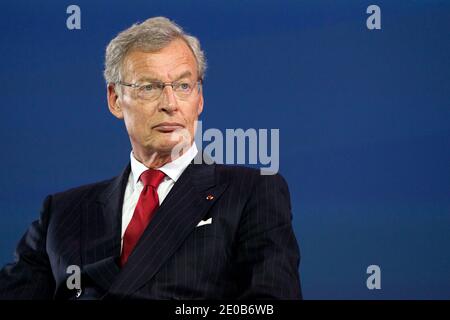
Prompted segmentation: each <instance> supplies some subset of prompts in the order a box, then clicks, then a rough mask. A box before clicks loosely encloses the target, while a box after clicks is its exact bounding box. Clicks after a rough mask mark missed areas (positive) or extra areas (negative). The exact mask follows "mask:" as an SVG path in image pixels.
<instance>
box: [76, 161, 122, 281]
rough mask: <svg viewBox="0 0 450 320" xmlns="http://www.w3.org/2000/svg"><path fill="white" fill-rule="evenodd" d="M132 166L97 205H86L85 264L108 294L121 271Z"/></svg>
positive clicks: (109, 187) (83, 261)
mask: <svg viewBox="0 0 450 320" xmlns="http://www.w3.org/2000/svg"><path fill="white" fill-rule="evenodd" d="M129 173H130V165H128V166H127V167H126V168H125V170H124V171H123V172H122V174H121V175H120V176H118V177H117V178H115V179H114V180H112V182H110V183H109V184H108V185H107V186H106V188H105V190H104V192H102V193H101V194H100V195H99V196H98V198H97V200H96V201H93V202H88V203H86V204H85V205H84V212H83V216H82V228H81V230H82V234H81V237H82V264H83V272H85V273H86V274H87V275H88V276H89V278H90V279H91V280H92V281H95V283H96V284H97V285H100V286H101V287H102V288H103V289H104V290H108V289H109V287H110V285H111V283H112V281H113V280H114V278H115V276H116V275H117V274H118V273H119V271H120V269H119V267H118V266H117V264H116V259H117V258H118V257H119V256H120V242H121V225H122V221H121V219H122V204H123V197H124V193H125V188H126V184H127V181H128V176H129Z"/></svg>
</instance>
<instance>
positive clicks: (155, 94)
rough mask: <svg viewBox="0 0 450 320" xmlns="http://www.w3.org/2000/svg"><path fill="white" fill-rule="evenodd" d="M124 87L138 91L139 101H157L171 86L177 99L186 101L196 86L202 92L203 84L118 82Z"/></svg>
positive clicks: (195, 82)
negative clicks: (201, 86) (167, 87)
mask: <svg viewBox="0 0 450 320" xmlns="http://www.w3.org/2000/svg"><path fill="white" fill-rule="evenodd" d="M117 84H120V85H122V86H126V87H130V88H133V89H136V96H137V97H138V98H139V99H143V100H148V101H155V100H158V99H159V98H160V97H161V94H162V92H163V91H164V88H165V87H166V86H171V87H172V90H173V93H174V95H175V97H176V98H177V99H179V100H186V99H187V98H189V97H190V95H191V94H192V92H193V91H194V88H195V86H197V88H198V92H200V85H201V84H202V81H201V80H197V81H187V80H186V81H185V80H183V81H175V82H161V81H153V82H146V83H143V84H138V83H126V82H118V83H117Z"/></svg>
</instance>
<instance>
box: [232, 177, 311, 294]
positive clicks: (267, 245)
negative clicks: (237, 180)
mask: <svg viewBox="0 0 450 320" xmlns="http://www.w3.org/2000/svg"><path fill="white" fill-rule="evenodd" d="M255 179H256V182H255V184H254V188H253V190H252V193H251V195H250V199H249V201H248V202H247V204H246V206H245V209H244V212H243V216H242V220H241V223H240V227H239V232H238V234H239V236H238V243H237V262H238V275H239V276H238V277H239V281H238V282H239V285H240V287H241V288H240V292H241V293H242V294H241V295H240V296H239V297H238V298H240V299H301V298H302V293H301V287H300V277H299V272H298V267H299V263H300V251H299V247H298V244H297V240H296V238H295V235H294V232H293V229H292V224H291V220H292V214H291V203H290V196H289V190H288V186H287V184H286V182H285V180H284V179H283V178H282V177H281V176H280V175H273V176H261V175H258V176H257V177H256V178H255Z"/></svg>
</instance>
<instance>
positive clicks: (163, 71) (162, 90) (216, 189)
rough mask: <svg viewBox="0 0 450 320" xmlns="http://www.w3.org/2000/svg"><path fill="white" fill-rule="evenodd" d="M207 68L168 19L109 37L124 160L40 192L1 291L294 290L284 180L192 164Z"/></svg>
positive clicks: (112, 103) (263, 293) (55, 294)
mask: <svg viewBox="0 0 450 320" xmlns="http://www.w3.org/2000/svg"><path fill="white" fill-rule="evenodd" d="M205 68H206V66H205V57H204V54H203V52H202V50H201V47H200V43H199V41H198V40H197V39H196V38H195V37H192V36H190V35H187V34H185V33H184V32H183V30H182V29H181V28H180V27H179V26H177V25H176V24H175V23H173V22H172V21H170V20H168V19H166V18H162V17H158V18H151V19H148V20H147V21H145V22H143V23H141V24H135V25H133V26H132V27H130V28H129V29H127V30H125V31H123V32H121V33H120V34H119V35H118V36H117V37H116V38H114V39H113V40H112V41H111V42H110V44H109V45H108V47H107V50H106V61H105V72H104V74H105V78H106V82H107V97H108V106H109V110H110V111H111V113H112V114H113V115H114V116H115V117H117V118H118V119H123V120H124V123H125V126H126V129H127V132H128V135H129V137H130V142H131V146H132V151H131V154H130V163H129V164H128V166H127V167H126V168H125V170H124V171H123V172H122V173H121V174H120V175H119V176H118V177H116V178H113V179H111V180H107V181H103V182H99V183H95V184H91V185H86V186H81V187H78V188H75V189H71V190H68V191H65V192H61V193H56V194H54V195H50V196H48V197H47V198H46V199H45V201H44V205H43V208H42V211H41V216H40V219H39V220H38V221H36V222H34V223H33V224H32V225H31V226H30V228H29V230H28V231H27V232H26V234H25V235H24V236H23V238H22V239H21V241H20V243H19V244H18V246H17V250H16V261H15V262H14V263H12V264H9V265H7V266H5V267H4V268H3V269H2V270H1V272H0V298H3V299H123V298H125V299H250V298H256V299H258V298H261V299H272V298H273V299H297V298H301V290H300V281H299V275H298V265H299V260H300V256H299V249H298V245H297V242H296V239H295V236H294V233H293V230H292V225H291V210H290V198H289V191H288V187H287V185H286V183H285V181H284V179H283V178H282V177H281V176H280V175H272V176H263V175H260V174H259V171H258V170H254V169H249V168H244V167H235V166H225V165H219V164H206V163H200V164H198V163H197V161H194V158H195V157H196V156H201V155H197V153H198V152H197V148H196V145H195V143H194V133H195V130H196V121H197V119H198V116H199V115H200V113H201V112H202V110H203V104H204V101H203V92H202V81H203V77H204V73H205ZM77 277H78V278H77Z"/></svg>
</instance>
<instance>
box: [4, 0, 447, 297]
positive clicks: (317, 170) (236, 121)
mask: <svg viewBox="0 0 450 320" xmlns="http://www.w3.org/2000/svg"><path fill="white" fill-rule="evenodd" d="M70 4H77V5H79V6H80V8H81V27H82V28H81V30H68V29H67V28H66V19H67V17H68V15H67V14H66V8H67V6H69V5H70ZM370 4H377V5H379V6H380V8H381V23H382V29H381V30H375V31H369V30H368V29H367V28H366V19H367V17H368V14H366V8H367V7H368V6H369V5H370ZM157 15H165V16H168V17H169V18H171V19H174V20H175V21H176V22H177V23H179V24H180V25H181V26H183V27H184V28H185V30H186V31H188V32H190V33H192V34H194V35H196V36H198V37H199V38H200V40H201V42H202V45H203V47H204V49H205V51H206V54H207V58H208V62H209V69H208V72H207V78H206V82H205V85H204V95H205V101H206V102H205V110H204V112H203V114H202V117H201V120H203V127H204V130H205V129H207V128H219V129H221V130H224V129H225V128H244V129H247V128H279V129H280V140H281V146H280V150H281V154H280V159H281V167H280V172H281V173H282V174H283V176H284V177H285V178H286V179H287V181H288V183H289V186H290V190H291V196H292V205H293V213H294V221H293V222H294V227H295V232H296V235H297V237H298V240H299V243H300V247H301V252H302V262H301V266H300V272H301V278H302V285H303V292H304V297H305V298H306V299H408V298H412V299H429V298H438V299H449V298H450V249H449V247H450V3H449V2H448V1H362V0H361V1H242V0H239V1H224V2H218V1H201V2H200V1H149V0H145V1H144V0H142V1H120V2H119V1H111V0H109V1H95V2H94V1H81V0H77V1H74V2H69V1H24V0H20V1H18V0H17V1H8V2H4V1H2V6H1V10H0V30H1V33H0V43H1V45H0V55H1V58H2V63H1V65H0V83H1V86H0V90H1V94H0V96H1V98H0V105H1V114H2V120H1V123H2V124H1V126H0V137H1V143H2V151H1V155H0V170H1V171H0V174H1V177H2V178H1V193H0V213H1V221H2V223H1V225H0V264H4V263H6V262H7V261H10V260H11V259H12V253H13V250H14V247H15V244H16V243H17V241H18V239H19V238H20V236H21V235H22V234H23V232H24V231H25V230H26V228H27V226H28V225H29V224H30V223H31V222H32V221H33V220H34V219H36V218H37V217H38V213H39V208H40V205H41V203H42V200H43V199H44V197H45V196H46V195H47V194H50V193H54V192H57V191H62V190H65V189H67V188H70V187H73V186H77V185H81V184H86V183H90V182H95V181H98V180H103V179H106V178H109V177H112V176H115V175H117V174H118V173H119V172H120V171H121V170H122V168H123V167H124V166H125V165H126V163H127V161H128V157H129V151H130V145H129V141H128V137H127V135H126V131H125V128H124V126H123V124H122V123H121V122H120V121H118V120H117V119H115V118H114V117H113V116H112V115H110V114H109V111H108V110H107V104H106V99H105V98H106V90H105V84H104V80H103V78H102V70H103V57H104V49H105V47H106V45H107V43H108V42H109V40H110V39H112V38H113V37H114V36H115V35H116V34H117V33H118V32H119V31H121V30H123V29H125V28H126V27H128V26H130V25H131V24H132V23H134V22H136V21H143V20H145V19H146V18H148V17H151V16H157ZM371 264H376V265H379V266H380V267H381V287H382V288H381V290H368V289H367V287H366V279H367V276H368V275H367V274H366V268H367V266H369V265H371Z"/></svg>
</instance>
